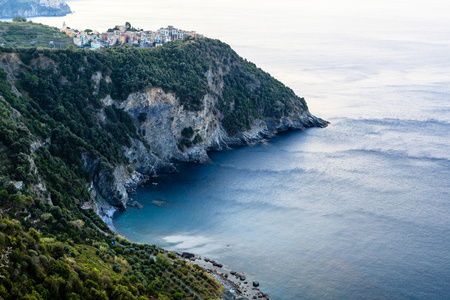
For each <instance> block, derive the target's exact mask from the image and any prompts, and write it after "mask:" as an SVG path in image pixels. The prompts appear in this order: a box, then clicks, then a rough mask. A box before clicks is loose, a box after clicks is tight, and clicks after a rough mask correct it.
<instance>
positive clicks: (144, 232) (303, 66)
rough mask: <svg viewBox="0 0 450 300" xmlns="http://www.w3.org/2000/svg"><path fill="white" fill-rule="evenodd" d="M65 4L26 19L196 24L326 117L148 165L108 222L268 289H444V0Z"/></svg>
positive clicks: (449, 204)
mask: <svg viewBox="0 0 450 300" xmlns="http://www.w3.org/2000/svg"><path fill="white" fill-rule="evenodd" d="M68 3H69V5H71V7H72V9H73V10H74V11H75V14H73V15H70V16H66V17H62V18H35V19H34V21H36V22H44V23H46V24H52V25H56V26H61V25H62V23H63V21H66V24H67V25H68V26H70V27H74V28H79V29H83V28H92V29H98V30H105V29H107V28H110V27H112V26H114V25H116V24H124V23H125V22H126V21H129V22H130V23H131V24H132V25H133V26H135V27H140V28H145V29H158V28H160V27H162V26H166V25H169V24H170V25H173V26H175V27H179V28H182V29H186V30H197V31H198V32H200V33H203V34H205V35H206V36H208V37H212V38H218V39H221V40H222V41H224V42H226V43H228V44H230V45H231V46H232V48H233V49H235V50H236V51H237V52H238V53H239V54H240V55H241V56H243V57H245V58H247V59H248V60H250V61H252V62H255V63H256V64H257V65H258V66H259V67H261V68H262V69H264V70H266V71H268V72H269V73H271V74H272V75H273V76H274V77H275V78H277V79H279V80H281V81H282V82H283V83H285V84H286V85H288V86H289V87H291V88H292V89H293V90H294V91H295V92H296V93H297V94H298V95H299V96H302V97H305V98H306V100H307V102H308V105H309V107H310V109H311V111H312V113H313V114H315V115H317V116H319V117H322V118H324V119H327V120H329V121H331V125H330V126H329V127H328V128H326V129H309V130H307V131H304V132H296V133H290V134H287V135H283V136H280V137H278V138H276V139H274V140H271V141H270V142H269V143H268V144H265V145H257V146H253V147H246V148H239V149H234V150H231V151H225V152H222V153H213V154H211V158H212V163H211V164H205V165H187V166H180V173H178V174H173V175H167V176H166V175H164V176H161V177H159V178H158V183H159V184H158V185H156V186H153V185H151V186H148V187H145V188H142V189H140V190H139V193H138V195H136V196H134V198H135V200H138V201H139V202H141V203H142V204H143V205H144V206H145V207H144V208H143V209H142V210H137V209H133V208H130V209H129V210H128V211H127V212H125V213H122V214H118V215H116V217H115V220H114V222H115V226H116V228H117V229H118V230H119V232H120V233H121V234H123V235H125V236H126V237H128V238H130V239H131V240H133V241H138V242H149V243H152V244H157V245H160V246H164V247H166V248H168V249H174V250H188V251H192V252H196V253H198V254H201V255H206V256H210V257H211V258H215V259H217V260H219V261H221V262H223V263H225V264H227V265H229V266H230V267H232V268H233V269H235V270H236V271H242V272H246V273H247V275H248V276H247V277H248V278H250V279H252V280H258V281H260V282H261V289H262V290H263V291H265V292H268V293H269V294H270V295H271V297H272V298H273V299H372V298H373V299H412V298H413V299H449V298H450V250H449V249H450V238H449V236H450V218H449V215H450V195H449V193H450V180H449V178H450V176H449V175H450V84H449V82H450V75H449V74H450V29H449V28H450V13H449V12H450V2H448V1H444V0H433V1H425V0H416V1H402V0H391V1H388V0H379V1H369V0H358V1H356V0H343V1H332V0H318V1H299V0H277V1H274V0H247V1H238V0H230V1H217V0H209V1H205V0H192V1H181V0H173V1H170V2H167V1H161V0H154V1H141V0H127V1H123V0H89V1H88V0H73V1H68ZM153 200H157V201H163V202H164V204H163V205H161V206H157V205H154V204H152V201H153ZM227 245H229V247H227Z"/></svg>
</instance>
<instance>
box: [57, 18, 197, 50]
mask: <svg viewBox="0 0 450 300" xmlns="http://www.w3.org/2000/svg"><path fill="white" fill-rule="evenodd" d="M60 31H61V32H64V33H65V34H67V35H69V36H70V37H71V38H73V43H74V44H75V45H76V46H78V47H80V48H90V49H94V50H97V49H100V48H102V47H113V46H120V45H130V46H136V47H140V48H149V47H157V46H162V45H164V44H165V43H167V42H171V41H175V40H182V39H186V38H202V37H203V35H202V34H198V33H197V32H195V31H186V30H182V29H178V28H174V27H173V26H168V27H166V28H160V29H158V30H157V31H151V30H143V29H136V28H134V27H131V24H130V23H128V22H127V23H126V24H125V25H116V26H115V27H114V28H110V29H108V30H107V32H103V33H99V32H96V31H93V30H91V29H86V30H84V31H79V30H76V29H71V28H69V27H67V26H66V24H65V23H64V24H63V26H62V28H61V29H60Z"/></svg>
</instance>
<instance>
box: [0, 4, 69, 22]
mask: <svg viewBox="0 0 450 300" xmlns="http://www.w3.org/2000/svg"><path fill="white" fill-rule="evenodd" d="M70 13H72V11H71V10H70V7H69V6H68V5H67V4H65V3H61V4H58V5H55V6H54V7H51V6H46V5H42V4H40V3H39V2H35V1H17V0H0V18H14V17H26V18H29V17H38V16H45V17H47V16H48V17H50V16H65V15H67V14H70Z"/></svg>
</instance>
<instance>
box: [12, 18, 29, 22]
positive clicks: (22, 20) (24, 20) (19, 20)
mask: <svg viewBox="0 0 450 300" xmlns="http://www.w3.org/2000/svg"><path fill="white" fill-rule="evenodd" d="M26 21H27V18H25V17H14V18H13V22H26Z"/></svg>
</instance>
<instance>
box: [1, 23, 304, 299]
mask: <svg viewBox="0 0 450 300" xmlns="http://www.w3.org/2000/svg"><path fill="white" fill-rule="evenodd" d="M21 25H22V24H21ZM23 25H24V26H29V25H28V23H24V24H23ZM11 26H18V25H11ZM19 28H20V26H19ZM10 29H11V28H9V29H8V31H9V30H10ZM22 29H24V30H25V27H24V28H22ZM22 29H17V28H16V29H14V30H19V31H20V30H22ZM47 29H48V28H47ZM47 29H46V30H47ZM48 30H50V31H51V29H48ZM44 31H45V30H44ZM4 32H5V31H4ZM41 33H42V32H41ZM41 33H39V34H41ZM5 36H8V35H3V37H5ZM16 38H17V39H20V38H19V37H16ZM150 87H159V88H162V89H163V90H164V91H165V92H166V93H173V94H174V95H176V97H177V99H179V101H180V103H181V104H182V105H183V107H184V108H185V109H187V110H190V111H192V112H197V111H200V110H202V109H203V106H204V102H203V100H204V97H205V95H206V94H210V95H211V96H212V97H215V98H216V99H218V102H217V104H216V106H215V107H214V108H213V109H214V114H215V115H216V116H218V118H219V120H220V121H221V124H222V126H223V127H224V128H225V129H226V130H227V132H228V134H229V135H230V136H233V135H235V134H237V133H239V132H242V131H245V130H248V129H250V127H251V126H252V125H253V124H254V121H255V119H264V118H273V119H280V118H281V117H283V116H288V115H289V114H290V113H292V112H296V111H303V110H306V109H307V108H306V104H305V101H304V99H303V98H299V97H297V96H296V95H295V94H294V93H293V91H292V90H290V89H289V88H287V87H285V86H284V85H283V84H282V83H280V82H279V81H277V80H275V79H274V78H272V77H271V76H270V75H269V74H267V73H265V72H263V71H262V70H260V69H258V68H257V67H256V66H255V65H254V64H252V63H250V62H248V61H246V60H244V59H242V58H240V57H239V56H238V55H237V54H236V53H235V52H234V51H233V50H232V49H231V48H230V47H229V46H228V45H226V44H224V43H222V42H220V41H217V40H211V39H197V40H185V41H177V42H173V43H168V44H166V45H165V46H163V47H158V48H154V49H145V50H142V49H136V48H132V47H118V48H109V49H103V50H100V51H83V50H55V49H53V50H49V49H37V48H19V47H17V48H0V149H1V151H0V228H1V230H0V232H1V233H0V254H2V253H3V258H4V259H3V260H1V259H0V265H1V267H0V276H1V277H2V278H0V298H3V299H19V298H24V299H89V298H92V299H108V298H111V299H138V298H139V297H143V298H153V299H195V298H198V297H201V298H217V297H218V296H219V295H220V292H221V287H219V285H218V283H217V282H216V281H215V280H213V279H211V278H209V277H208V276H207V275H206V273H205V272H204V271H203V270H202V269H199V268H196V267H195V268H194V267H193V266H191V265H189V264H186V263H184V262H182V261H179V260H177V259H175V257H174V256H173V255H172V254H170V253H169V254H167V253H165V252H164V251H162V250H161V249H159V248H157V247H155V246H150V245H141V244H134V243H130V242H129V241H127V240H125V239H122V238H120V237H117V236H115V235H114V234H113V233H112V232H111V231H110V230H109V228H108V227H107V226H106V225H105V223H103V221H102V220H101V219H100V218H99V217H98V216H97V215H96V214H95V213H94V212H93V211H92V210H82V209H81V208H80V207H79V205H77V204H79V203H82V202H85V201H89V200H90V194H89V192H88V190H87V185H86V184H87V183H89V182H91V181H92V177H93V176H95V175H96V174H99V173H100V172H101V171H104V170H108V172H109V175H110V176H112V175H111V174H112V171H113V170H114V168H115V167H116V166H118V165H125V166H126V165H128V164H130V163H131V162H130V161H128V159H127V158H126V157H125V155H124V153H123V152H124V149H126V148H129V147H131V146H132V144H133V141H139V140H140V141H141V142H142V143H143V144H144V145H145V147H147V148H148V149H150V148H151V145H148V144H146V142H145V140H144V139H143V133H142V132H139V131H138V130H137V128H136V126H137V125H138V124H139V123H140V122H145V121H146V119H147V115H146V114H144V113H141V114H139V116H135V117H132V116H130V115H129V114H128V113H127V112H125V111H124V110H122V109H119V108H118V107H117V106H116V105H115V104H111V103H118V102H117V101H119V103H120V101H124V100H125V99H127V97H128V96H129V95H130V94H131V93H134V92H141V91H145V90H146V89H148V88H150ZM109 97H111V98H112V99H113V100H116V102H108V99H109ZM107 102H108V103H109V104H106V103H107ZM181 138H182V140H181V142H180V145H179V147H180V150H183V149H184V147H187V148H189V147H191V146H193V145H195V144H198V143H201V142H202V137H201V136H200V135H198V134H197V132H196V131H195V130H194V129H193V128H192V127H186V128H184V129H183V130H182V132H181ZM86 159H90V160H91V161H99V163H98V164H95V166H94V169H93V170H86V169H85V162H86ZM112 242H114V244H113V243H112Z"/></svg>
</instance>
